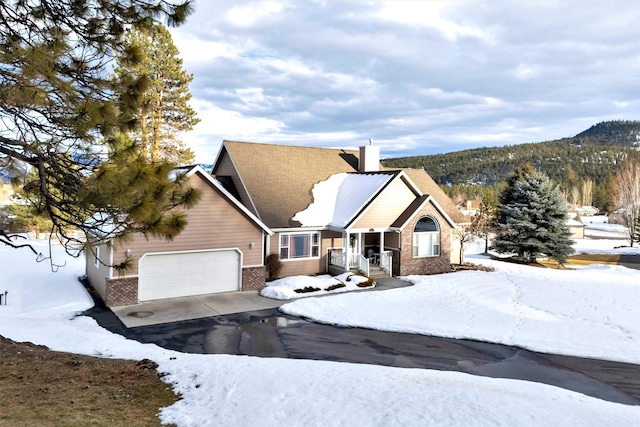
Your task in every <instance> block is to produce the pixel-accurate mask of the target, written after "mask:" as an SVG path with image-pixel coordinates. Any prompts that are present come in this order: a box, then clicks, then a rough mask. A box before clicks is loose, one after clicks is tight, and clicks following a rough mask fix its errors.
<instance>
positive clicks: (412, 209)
mask: <svg viewBox="0 0 640 427" xmlns="http://www.w3.org/2000/svg"><path fill="white" fill-rule="evenodd" d="M427 203H431V204H433V206H434V207H435V208H436V210H437V211H438V212H439V213H440V215H442V217H443V218H444V219H445V220H446V221H447V222H448V223H449V225H450V226H451V227H455V225H456V224H455V222H454V221H453V220H452V219H451V217H449V215H447V212H445V210H444V209H442V207H441V206H440V205H439V204H438V202H437V201H436V200H435V199H434V198H433V196H431V195H428V194H423V195H422V196H420V197H417V198H416V199H415V200H414V201H413V202H412V203H411V204H410V205H409V206H408V207H407V209H405V210H404V212H402V214H401V215H400V216H399V217H398V218H397V219H396V220H395V221H394V222H393V224H391V227H392V228H397V229H400V230H402V229H403V228H405V227H406V226H407V224H408V223H409V221H411V219H412V218H413V217H415V216H416V215H417V214H418V213H419V212H420V211H421V210H422V208H423V207H424V206H425V205H426V204H427Z"/></svg>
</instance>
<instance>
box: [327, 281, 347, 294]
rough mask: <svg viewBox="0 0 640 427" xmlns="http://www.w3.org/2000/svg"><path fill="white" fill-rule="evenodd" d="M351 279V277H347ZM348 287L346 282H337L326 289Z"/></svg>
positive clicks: (328, 290)
mask: <svg viewBox="0 0 640 427" xmlns="http://www.w3.org/2000/svg"><path fill="white" fill-rule="evenodd" d="M347 280H349V279H347ZM344 287H346V285H345V284H344V283H336V284H335V285H331V286H329V287H328V288H326V289H325V291H327V292H330V291H333V290H335V289H340V288H344Z"/></svg>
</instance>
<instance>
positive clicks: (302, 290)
mask: <svg viewBox="0 0 640 427" xmlns="http://www.w3.org/2000/svg"><path fill="white" fill-rule="evenodd" d="M319 290H320V288H314V287H313V286H307V287H305V288H301V289H295V290H294V291H295V292H296V293H299V294H305V293H307V292H317V291H319Z"/></svg>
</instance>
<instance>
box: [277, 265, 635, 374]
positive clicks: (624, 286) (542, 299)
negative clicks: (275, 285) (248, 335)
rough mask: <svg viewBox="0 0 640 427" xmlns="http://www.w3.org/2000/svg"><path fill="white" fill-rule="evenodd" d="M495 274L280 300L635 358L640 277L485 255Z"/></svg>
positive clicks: (302, 311)
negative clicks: (493, 258) (512, 261)
mask: <svg viewBox="0 0 640 427" xmlns="http://www.w3.org/2000/svg"><path fill="white" fill-rule="evenodd" d="M474 262H476V263H481V264H485V265H488V266H491V267H494V268H495V272H492V273H487V272H480V271H465V272H458V273H454V274H443V275H433V276H409V277H406V278H405V279H406V280H409V281H411V282H412V283H414V284H415V286H412V287H407V288H401V289H393V290H388V291H385V292H383V293H380V292H366V293H362V294H349V295H337V296H335V297H333V298H330V299H325V298H321V299H307V300H304V301H295V302H292V303H289V304H286V305H284V306H282V307H281V308H280V310H281V311H283V312H285V313H288V314H291V315H295V316H303V317H305V318H310V319H313V320H317V321H319V322H324V323H332V324H338V325H343V326H357V327H365V328H374V329H382V330H386V331H395V332H407V333H416V334H425V335H435V336H442V337H450V338H468V339H474V340H480V341H489V342H495V343H501V344H506V345H515V346H519V347H523V348H528V349H531V350H535V351H541V352H547V353H557V354H564V355H574V356H582V357H590V358H597V359H607V360H616V361H621V362H629V363H640V351H638V350H639V349H640V311H639V310H638V307H640V280H638V279H639V278H640V274H639V273H638V271H637V270H631V269H627V268H625V267H620V266H602V265H591V266H588V267H584V268H580V269H577V270H552V269H544V268H539V267H528V266H524V265H518V264H510V263H504V262H499V261H491V260H488V259H485V258H481V259H477V260H474Z"/></svg>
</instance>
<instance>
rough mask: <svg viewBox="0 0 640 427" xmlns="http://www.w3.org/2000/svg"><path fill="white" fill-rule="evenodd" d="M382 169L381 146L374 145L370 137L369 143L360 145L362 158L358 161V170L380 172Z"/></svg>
mask: <svg viewBox="0 0 640 427" xmlns="http://www.w3.org/2000/svg"><path fill="white" fill-rule="evenodd" d="M379 171H380V147H376V146H374V145H373V140H372V139H369V145H365V146H363V147H360V159H359V161H358V172H379Z"/></svg>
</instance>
